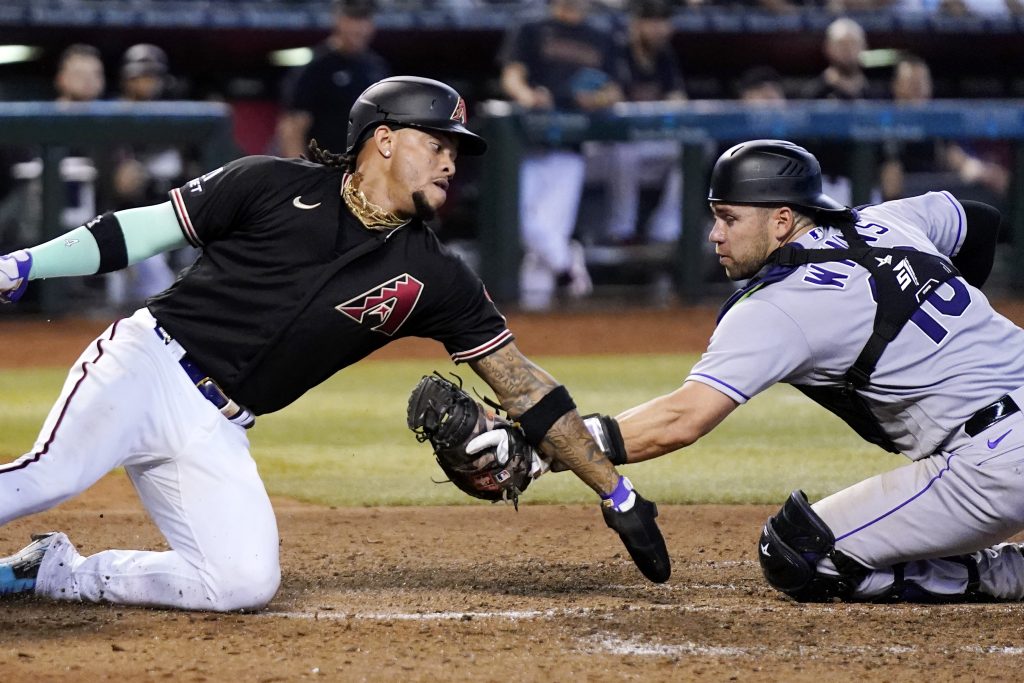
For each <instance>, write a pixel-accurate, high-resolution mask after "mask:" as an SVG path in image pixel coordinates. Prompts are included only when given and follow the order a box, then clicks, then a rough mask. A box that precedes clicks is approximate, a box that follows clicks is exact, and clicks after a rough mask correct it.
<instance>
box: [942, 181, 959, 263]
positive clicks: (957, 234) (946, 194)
mask: <svg viewBox="0 0 1024 683" xmlns="http://www.w3.org/2000/svg"><path fill="white" fill-rule="evenodd" d="M939 194H941V195H942V196H943V197H945V198H946V201H948V202H949V203H950V204H952V205H953V208H954V209H956V220H957V226H956V242H955V243H954V245H953V248H954V249H956V245H958V244H960V233H961V232H962V231H963V227H964V217H963V216H962V215H961V214H960V207H959V206H957V203H956V202H955V201H953V196H952V195H951V194H949V193H948V192H946V191H945V190H943V191H942V192H940V193H939ZM951 255H952V254H951Z"/></svg>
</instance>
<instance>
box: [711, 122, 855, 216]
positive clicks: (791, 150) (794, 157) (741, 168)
mask: <svg viewBox="0 0 1024 683" xmlns="http://www.w3.org/2000/svg"><path fill="white" fill-rule="evenodd" d="M708 201H709V202H726V203H728V204H786V205H792V206H796V207H804V208H807V209H814V210H816V211H818V212H822V211H823V212H826V213H829V212H832V213H840V212H842V213H850V209H849V208H847V207H845V206H843V205H842V204H840V203H839V202H837V201H836V200H834V199H832V198H831V197H829V196H828V195H827V194H824V193H823V192H822V191H821V166H820V165H819V164H818V160H817V159H815V158H814V155H813V154H811V153H810V152H808V151H807V150H806V149H804V148H803V147H801V146H799V145H796V144H793V143H792V142H787V141H786V140H751V141H749V142H741V143H740V144H738V145H735V146H734V147H730V148H729V149H728V150H726V151H725V153H724V154H722V156H720V157H718V161H716V162H715V168H714V170H712V171H711V189H710V190H709V191H708Z"/></svg>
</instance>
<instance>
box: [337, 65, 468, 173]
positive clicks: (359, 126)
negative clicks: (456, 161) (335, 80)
mask: <svg viewBox="0 0 1024 683" xmlns="http://www.w3.org/2000/svg"><path fill="white" fill-rule="evenodd" d="M381 124H395V125H397V126H407V127H409V128H421V129H423V130H428V131H440V132H443V133H451V134H453V135H455V136H456V137H457V138H458V139H459V151H460V152H461V153H463V154H469V155H478V154H483V153H484V152H485V151H486V150H487V143H486V142H485V141H484V139H483V138H482V137H480V136H479V135H477V134H476V133H472V132H470V130H469V129H468V128H466V102H465V100H463V99H462V98H461V97H460V96H459V93H457V92H455V90H454V89H453V88H451V87H450V86H447V85H445V84H444V83H442V82H440V81H435V80H432V79H430V78H419V77H417V76H393V77H392V78H385V79H384V80H382V81H377V82H376V83H374V84H373V85H371V86H370V87H369V88H367V89H366V90H364V91H363V94H362V95H360V96H359V99H357V100H356V103H355V104H353V105H352V110H351V111H350V112H349V115H348V139H347V148H346V150H345V153H346V154H352V153H354V152H355V151H356V150H357V149H358V148H359V146H360V145H361V144H362V143H363V141H364V140H365V139H366V138H367V137H368V136H369V134H370V133H371V132H372V131H373V130H374V129H375V128H376V127H377V126H379V125H381Z"/></svg>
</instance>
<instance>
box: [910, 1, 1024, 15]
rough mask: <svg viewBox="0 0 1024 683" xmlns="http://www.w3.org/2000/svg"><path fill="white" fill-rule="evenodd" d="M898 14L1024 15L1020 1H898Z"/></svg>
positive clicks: (1023, 6)
mask: <svg viewBox="0 0 1024 683" xmlns="http://www.w3.org/2000/svg"><path fill="white" fill-rule="evenodd" d="M895 7H896V9H897V10H898V11H900V12H907V13H928V14H941V15H943V16H947V17H969V16H979V17H1008V16H1021V15H1022V14H1024V2H1022V1H1021V0H899V1H898V2H897V3H896V4H895Z"/></svg>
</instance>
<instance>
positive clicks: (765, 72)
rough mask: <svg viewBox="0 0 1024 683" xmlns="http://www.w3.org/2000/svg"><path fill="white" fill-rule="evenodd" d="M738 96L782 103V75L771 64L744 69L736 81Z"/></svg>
mask: <svg viewBox="0 0 1024 683" xmlns="http://www.w3.org/2000/svg"><path fill="white" fill-rule="evenodd" d="M736 96H737V97H738V98H739V99H740V100H742V101H743V102H746V103H748V104H765V105H769V104H771V105H780V104H783V103H785V101H786V91H785V90H784V89H783V87H782V77H781V76H779V72H778V71H776V70H775V69H773V68H772V67H770V66H755V67H753V68H751V69H748V70H746V71H744V72H743V75H741V76H740V77H739V79H738V80H737V81H736ZM723 151H724V150H723Z"/></svg>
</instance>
